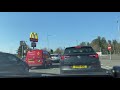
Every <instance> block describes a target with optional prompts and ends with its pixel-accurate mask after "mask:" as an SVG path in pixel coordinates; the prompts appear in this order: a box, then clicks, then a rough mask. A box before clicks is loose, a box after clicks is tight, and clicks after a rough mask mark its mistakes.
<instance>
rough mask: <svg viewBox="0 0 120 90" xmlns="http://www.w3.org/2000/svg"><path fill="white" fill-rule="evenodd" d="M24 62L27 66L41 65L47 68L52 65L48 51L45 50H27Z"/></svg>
mask: <svg viewBox="0 0 120 90" xmlns="http://www.w3.org/2000/svg"><path fill="white" fill-rule="evenodd" d="M25 62H26V63H27V64H28V65H29V67H30V68H31V67H39V66H43V67H44V68H47V67H48V66H51V65H52V61H51V57H50V53H49V52H47V51H45V50H38V49H37V50H30V51H28V52H27V55H26V59H25Z"/></svg>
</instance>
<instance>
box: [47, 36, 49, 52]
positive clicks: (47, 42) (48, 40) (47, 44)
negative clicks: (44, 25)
mask: <svg viewBox="0 0 120 90" xmlns="http://www.w3.org/2000/svg"><path fill="white" fill-rule="evenodd" d="M47 46H48V51H49V39H48V34H47Z"/></svg>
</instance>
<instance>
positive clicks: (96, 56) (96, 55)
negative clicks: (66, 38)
mask: <svg viewBox="0 0 120 90" xmlns="http://www.w3.org/2000/svg"><path fill="white" fill-rule="evenodd" d="M89 56H90V57H95V58H99V56H98V54H95V55H89Z"/></svg>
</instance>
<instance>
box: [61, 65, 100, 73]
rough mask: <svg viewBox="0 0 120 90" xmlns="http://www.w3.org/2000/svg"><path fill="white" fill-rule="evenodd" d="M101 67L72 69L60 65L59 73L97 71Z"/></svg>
mask: <svg viewBox="0 0 120 90" xmlns="http://www.w3.org/2000/svg"><path fill="white" fill-rule="evenodd" d="M98 71H101V68H86V69H73V68H67V67H64V66H63V67H60V73H71V74H72V73H73V74H74V73H85V72H98Z"/></svg>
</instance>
